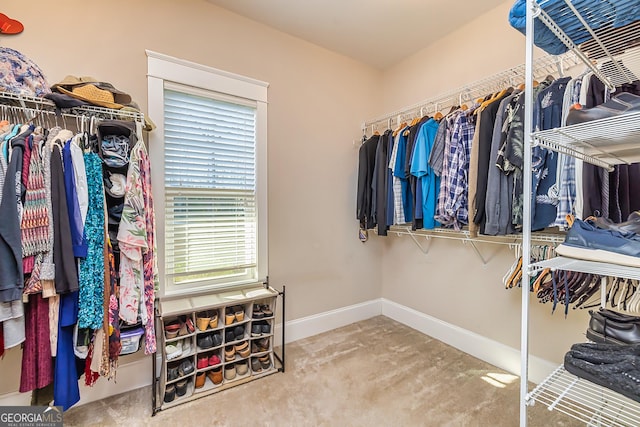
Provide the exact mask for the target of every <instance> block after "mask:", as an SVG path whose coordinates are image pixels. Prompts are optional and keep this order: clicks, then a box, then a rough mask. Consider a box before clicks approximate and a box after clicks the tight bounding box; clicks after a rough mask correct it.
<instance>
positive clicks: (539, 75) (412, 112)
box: [362, 52, 581, 130]
mask: <svg viewBox="0 0 640 427" xmlns="http://www.w3.org/2000/svg"><path fill="white" fill-rule="evenodd" d="M580 63H581V59H580V58H579V57H578V56H577V55H576V53H575V52H567V53H566V54H563V55H558V56H553V55H547V56H543V57H540V58H538V59H536V60H535V61H534V66H533V75H534V77H535V78H536V79H539V80H544V79H545V78H546V77H547V76H548V75H549V74H554V73H560V74H564V70H565V69H569V68H571V67H574V66H576V65H578V64H580ZM524 76H525V64H520V65H517V66H515V67H512V68H509V69H507V70H504V71H501V72H498V73H496V74H493V75H491V76H489V77H485V78H482V79H480V80H477V81H475V82H472V83H469V84H467V85H464V86H461V87H459V88H456V89H453V90H450V91H448V92H444V93H441V94H440V95H437V96H434V97H432V98H428V99H425V100H424V101H421V102H419V103H417V104H414V105H410V106H407V107H404V108H402V109H399V110H396V111H393V112H390V113H387V114H385V115H383V116H379V117H376V118H374V119H370V120H367V121H365V122H364V123H363V124H362V129H363V130H366V129H367V128H369V127H371V126H373V125H376V124H381V123H383V124H385V125H389V126H391V125H394V124H395V125H397V124H399V123H401V122H402V121H403V120H409V119H411V118H413V117H421V116H422V115H424V114H429V113H436V112H437V111H441V110H444V109H448V108H450V107H452V106H454V105H459V104H460V103H464V102H472V101H473V100H474V99H475V98H478V97H484V96H486V95H487V94H488V93H491V92H497V91H500V90H502V89H505V88H507V87H509V86H516V85H517V84H519V83H522V82H523V81H524Z"/></svg>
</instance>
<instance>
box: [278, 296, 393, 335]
mask: <svg viewBox="0 0 640 427" xmlns="http://www.w3.org/2000/svg"><path fill="white" fill-rule="evenodd" d="M381 314H382V299H375V300H371V301H365V302H362V303H359V304H354V305H349V306H347V307H341V308H337V309H335V310H330V311H325V312H324V313H318V314H314V315H312V316H307V317H301V318H299V319H295V320H290V321H288V322H287V323H286V326H287V329H286V331H285V342H287V343H290V342H293V341H297V340H300V339H303V338H307V337H311V336H314V335H318V334H321V333H323V332H328V331H330V330H332V329H336V328H340V327H342V326H346V325H350V324H351V323H355V322H359V321H361V320H367V319H371V318H372V317H375V316H379V315H381ZM274 332H275V334H276V340H279V339H280V338H279V337H280V336H281V335H280V334H281V333H282V324H281V323H279V324H277V325H276V327H275V329H274Z"/></svg>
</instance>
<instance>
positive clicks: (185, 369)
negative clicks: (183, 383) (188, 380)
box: [178, 359, 193, 377]
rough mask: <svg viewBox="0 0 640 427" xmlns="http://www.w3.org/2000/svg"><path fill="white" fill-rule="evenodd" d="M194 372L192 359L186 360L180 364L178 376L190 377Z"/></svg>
mask: <svg viewBox="0 0 640 427" xmlns="http://www.w3.org/2000/svg"><path fill="white" fill-rule="evenodd" d="M192 372H193V362H192V361H191V359H184V360H183V361H182V363H180V366H179V367H178V374H179V375H180V376H181V377H184V376H185V375H189V374H190V373H192Z"/></svg>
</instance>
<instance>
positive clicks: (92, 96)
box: [57, 83, 123, 109]
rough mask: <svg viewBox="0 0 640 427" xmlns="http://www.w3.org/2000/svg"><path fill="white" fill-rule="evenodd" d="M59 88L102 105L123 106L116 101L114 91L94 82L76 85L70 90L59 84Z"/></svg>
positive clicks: (70, 94) (75, 96)
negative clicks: (102, 87)
mask: <svg viewBox="0 0 640 427" xmlns="http://www.w3.org/2000/svg"><path fill="white" fill-rule="evenodd" d="M57 90H58V91H60V92H62V93H65V94H67V95H69V96H73V97H74V98H77V99H81V100H83V101H87V102H89V103H91V104H94V105H98V106H100V107H106V108H115V109H120V108H122V107H123V105H122V104H117V103H116V102H115V99H114V96H113V93H111V92H110V91H108V90H104V89H100V88H99V87H98V86H96V85H95V84H93V83H87V84H85V85H84V86H74V87H73V88H72V89H71V90H70V91H69V90H67V89H65V88H63V87H62V86H59V87H58V88H57Z"/></svg>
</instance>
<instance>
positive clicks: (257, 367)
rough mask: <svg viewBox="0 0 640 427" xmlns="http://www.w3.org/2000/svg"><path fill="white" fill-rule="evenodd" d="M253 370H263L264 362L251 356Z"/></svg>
mask: <svg viewBox="0 0 640 427" xmlns="http://www.w3.org/2000/svg"><path fill="white" fill-rule="evenodd" d="M251 371H252V372H262V364H261V363H260V361H259V360H258V358H257V357H252V358H251Z"/></svg>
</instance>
